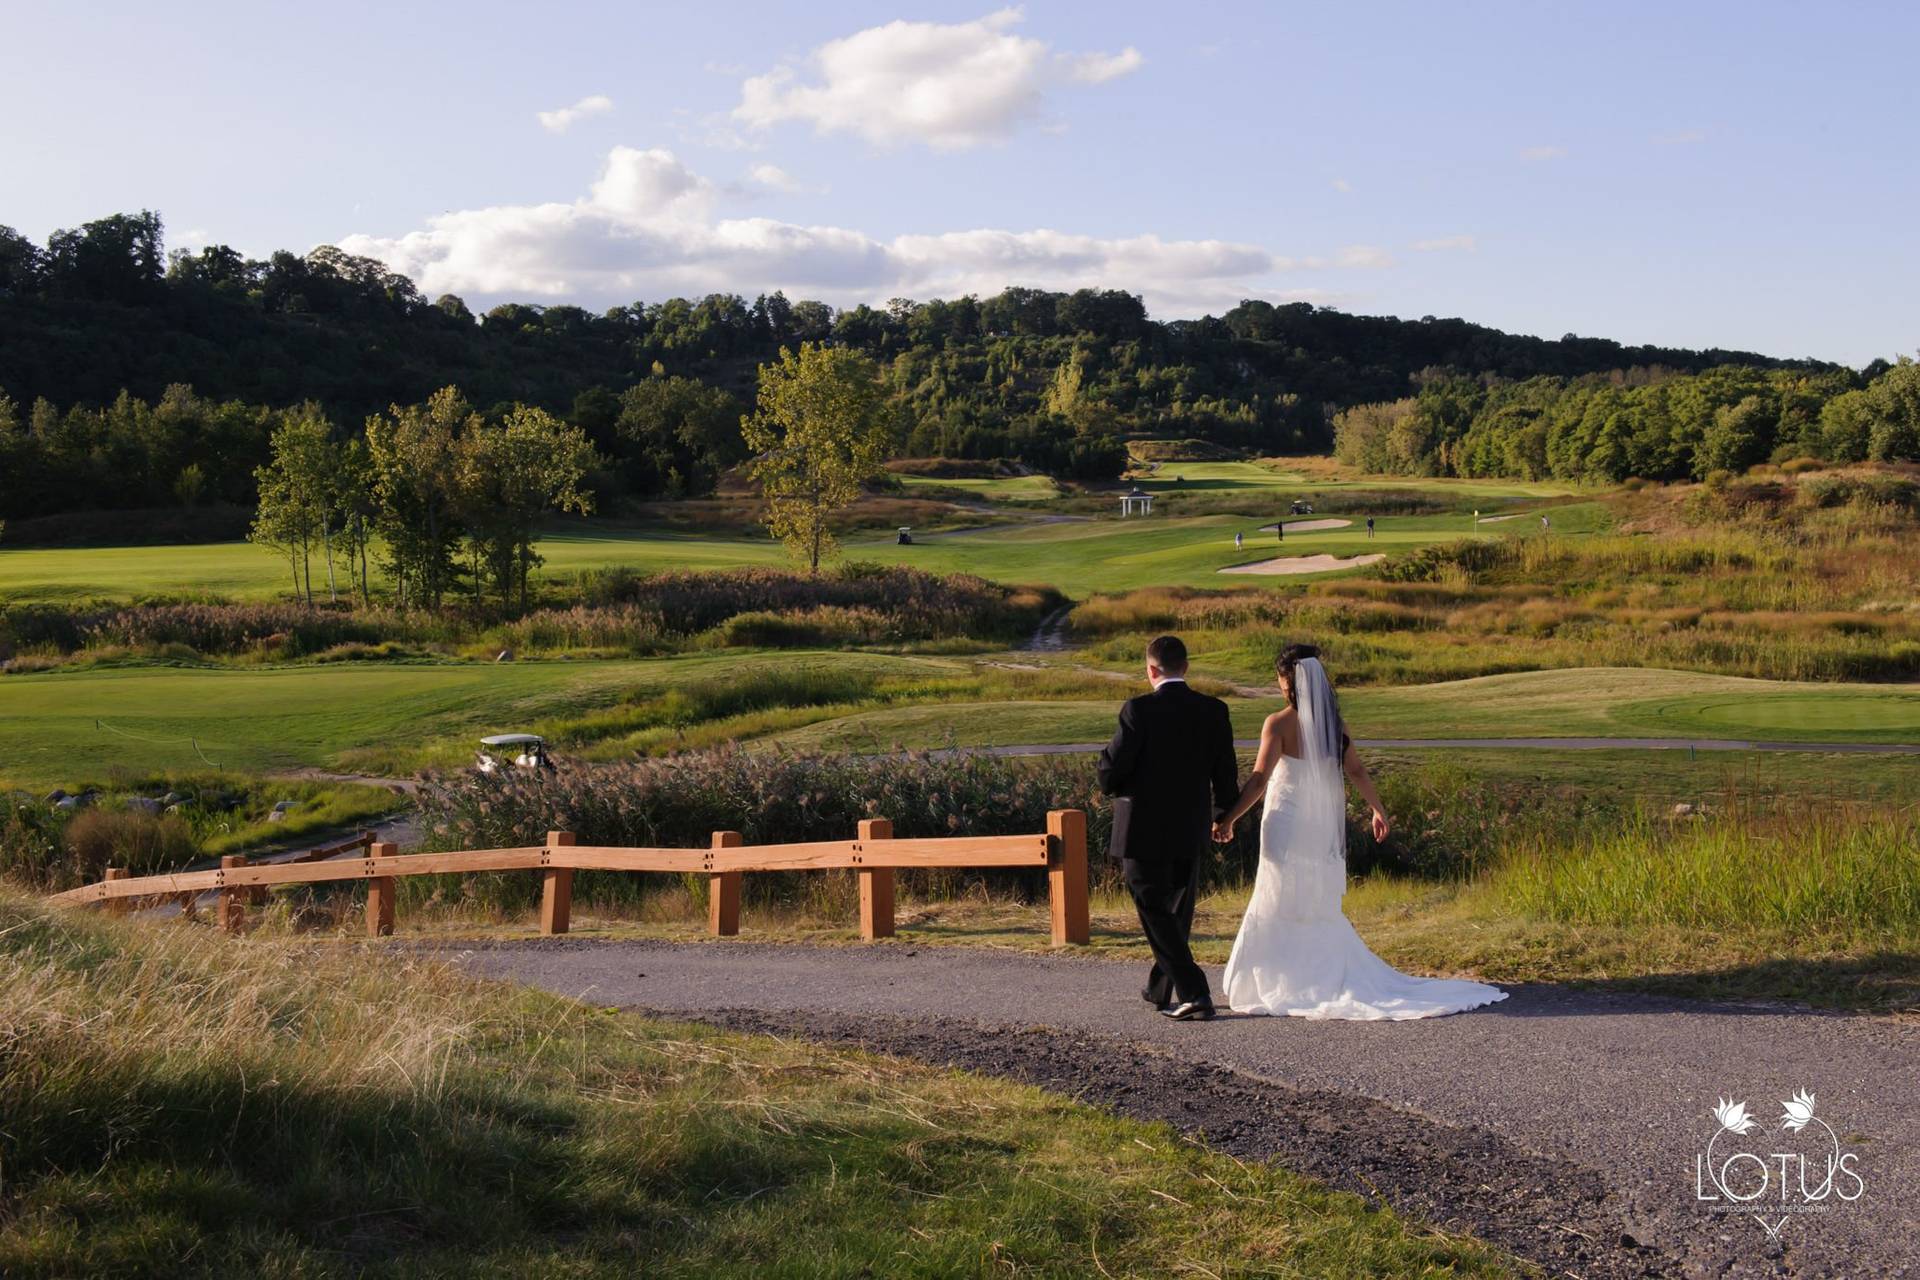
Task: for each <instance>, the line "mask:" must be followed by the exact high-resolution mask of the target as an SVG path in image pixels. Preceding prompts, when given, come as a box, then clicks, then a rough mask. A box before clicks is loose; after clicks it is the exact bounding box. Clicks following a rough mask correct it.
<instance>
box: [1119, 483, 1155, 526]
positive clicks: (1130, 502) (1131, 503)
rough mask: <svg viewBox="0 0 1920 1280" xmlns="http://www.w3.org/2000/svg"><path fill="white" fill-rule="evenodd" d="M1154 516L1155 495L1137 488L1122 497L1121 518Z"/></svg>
mask: <svg viewBox="0 0 1920 1280" xmlns="http://www.w3.org/2000/svg"><path fill="white" fill-rule="evenodd" d="M1152 514H1153V495H1152V494H1150V493H1148V492H1146V491H1145V490H1144V489H1141V488H1138V487H1137V486H1136V487H1135V488H1134V490H1133V491H1132V492H1131V493H1123V494H1121V495H1120V516H1121V518H1122V519H1125V518H1126V517H1127V516H1150V515H1152Z"/></svg>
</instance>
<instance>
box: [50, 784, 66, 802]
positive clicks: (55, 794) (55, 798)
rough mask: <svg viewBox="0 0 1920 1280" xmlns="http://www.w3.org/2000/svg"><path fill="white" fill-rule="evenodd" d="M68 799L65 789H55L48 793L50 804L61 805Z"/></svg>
mask: <svg viewBox="0 0 1920 1280" xmlns="http://www.w3.org/2000/svg"><path fill="white" fill-rule="evenodd" d="M66 798H67V792H66V788H64V787H55V788H54V789H53V790H51V791H49V792H47V803H48V804H59V803H60V802H61V801H62V800H65V799H66Z"/></svg>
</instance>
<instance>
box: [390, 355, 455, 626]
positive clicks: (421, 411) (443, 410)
mask: <svg viewBox="0 0 1920 1280" xmlns="http://www.w3.org/2000/svg"><path fill="white" fill-rule="evenodd" d="M475 420H477V415H476V414H475V413H474V412H473V408H472V406H470V405H469V404H468V403H467V402H466V401H465V400H464V399H463V398H461V395H460V391H459V389H458V388H457V387H443V388H442V389H440V390H439V391H436V392H435V393H434V394H433V396H432V398H431V399H429V400H428V401H427V403H425V404H424V405H408V406H405V407H404V408H403V407H402V406H400V405H394V406H393V407H392V408H391V409H390V410H389V412H388V413H387V414H375V415H373V416H372V417H371V418H368V419H367V456H368V462H369V463H370V465H371V472H372V489H373V496H374V503H375V506H376V508H377V510H378V511H379V516H378V527H379V532H380V534H381V535H382V537H383V538H384V539H385V542H386V546H387V565H388V568H389V569H390V570H391V572H392V574H393V579H394V585H395V587H396V589H397V591H398V594H399V597H400V603H401V604H402V605H403V606H404V605H407V604H414V605H424V606H426V607H428V608H438V607H439V605H440V603H441V601H442V600H443V599H445V597H446V593H447V591H448V590H449V589H450V588H451V587H452V586H453V584H454V581H455V579H456V578H457V576H458V573H457V570H456V568H455V565H454V556H453V553H454V550H455V549H456V548H457V547H458V546H459V545H460V539H461V536H462V535H463V534H464V533H465V530H464V529H463V528H462V526H461V522H460V516H461V492H460V436H461V432H462V430H463V429H465V428H467V427H468V426H469V424H470V422H472V421H475Z"/></svg>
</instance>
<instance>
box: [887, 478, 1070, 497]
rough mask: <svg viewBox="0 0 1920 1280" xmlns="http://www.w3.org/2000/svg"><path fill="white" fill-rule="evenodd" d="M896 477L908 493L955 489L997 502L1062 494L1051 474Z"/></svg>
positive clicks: (910, 494) (912, 494)
mask: <svg viewBox="0 0 1920 1280" xmlns="http://www.w3.org/2000/svg"><path fill="white" fill-rule="evenodd" d="M895 478H896V479H898V480H899V481H900V483H901V484H903V485H905V486H906V488H907V494H908V496H909V497H913V496H917V495H915V494H914V492H913V491H914V490H915V489H922V490H926V489H932V490H940V489H952V490H957V491H959V492H961V493H967V494H971V495H973V496H974V497H976V498H983V499H987V500H990V501H994V502H1045V501H1046V500H1047V499H1049V498H1057V497H1059V496H1060V486H1059V485H1057V484H1055V483H1054V482H1053V477H1052V476H955V477H951V478H949V477H945V476H906V475H903V476H896V477H895Z"/></svg>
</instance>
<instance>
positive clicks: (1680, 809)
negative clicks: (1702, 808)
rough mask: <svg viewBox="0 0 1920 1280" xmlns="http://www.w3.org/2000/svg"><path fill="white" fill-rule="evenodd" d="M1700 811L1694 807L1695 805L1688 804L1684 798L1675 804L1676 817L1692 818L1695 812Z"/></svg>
mask: <svg viewBox="0 0 1920 1280" xmlns="http://www.w3.org/2000/svg"><path fill="white" fill-rule="evenodd" d="M1698 812H1699V810H1698V809H1696V808H1694V806H1692V805H1690V804H1688V803H1687V802H1685V801H1684V800H1683V801H1681V802H1680V803H1679V804H1677V805H1675V806H1673V816H1674V817H1676V818H1691V817H1692V816H1693V815H1694V814H1696V813H1698Z"/></svg>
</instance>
